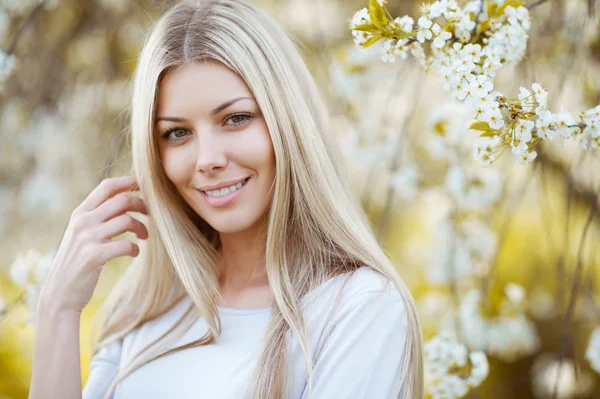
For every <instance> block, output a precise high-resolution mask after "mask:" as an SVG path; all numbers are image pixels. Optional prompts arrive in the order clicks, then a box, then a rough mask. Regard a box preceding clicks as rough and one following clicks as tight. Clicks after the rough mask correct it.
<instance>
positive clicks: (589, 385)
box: [531, 353, 595, 399]
mask: <svg viewBox="0 0 600 399" xmlns="http://www.w3.org/2000/svg"><path fill="white" fill-rule="evenodd" d="M531 374H532V376H533V379H532V387H533V392H534V394H535V395H536V396H537V397H538V398H552V397H554V391H555V389H556V388H557V396H556V397H557V398H560V399H571V398H573V399H574V398H582V397H590V396H589V395H590V394H591V391H592V390H593V388H594V385H595V381H594V379H593V377H592V376H591V375H590V373H589V372H587V371H585V370H582V369H581V368H580V367H577V370H576V367H575V364H574V362H573V360H571V359H563V360H562V362H559V360H558V359H557V358H556V357H555V356H554V355H550V354H546V353H544V354H542V355H540V356H539V357H538V358H537V359H536V360H535V361H534V363H533V367H532V370H531ZM557 383H558V384H557Z"/></svg>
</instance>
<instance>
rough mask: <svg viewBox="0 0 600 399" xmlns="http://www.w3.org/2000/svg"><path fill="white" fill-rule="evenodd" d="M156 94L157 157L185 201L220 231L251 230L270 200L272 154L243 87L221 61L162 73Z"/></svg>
mask: <svg viewBox="0 0 600 399" xmlns="http://www.w3.org/2000/svg"><path fill="white" fill-rule="evenodd" d="M158 97H159V98H158V109H157V114H156V115H157V118H156V124H155V135H156V140H157V143H158V146H159V150H160V156H161V160H162V163H163V167H164V170H165V173H166V175H167V177H168V178H169V180H171V182H173V184H174V185H175V187H176V188H177V190H178V191H179V193H180V194H181V195H182V197H183V198H184V200H185V201H186V202H187V203H188V204H189V205H190V207H192V209H194V210H195V211H196V213H198V215H199V216H200V217H202V218H203V219H204V220H205V221H206V222H207V223H208V224H210V225H211V226H212V227H213V228H214V229H215V230H217V231H219V232H220V233H236V232H242V231H245V230H248V229H251V228H253V227H257V226H258V225H257V223H259V222H261V221H262V218H263V217H264V216H265V215H266V212H267V211H268V209H269V207H270V203H271V196H270V189H271V185H272V184H274V179H275V154H274V151H273V145H272V143H271V138H270V136H269V131H268V129H267V125H266V124H265V120H264V118H263V116H262V113H261V110H260V109H259V107H258V104H257V103H256V101H255V100H254V97H253V96H252V93H251V92H250V90H249V89H248V87H247V86H246V84H245V82H244V81H243V80H242V79H241V78H240V77H239V76H238V75H237V74H235V73H234V72H233V71H231V70H230V69H229V68H227V67H225V66H223V65H222V64H219V63H200V62H195V63H190V64H188V65H186V66H184V67H182V68H179V69H174V70H173V71H172V72H171V73H169V74H167V76H166V77H165V79H163V81H162V82H161V84H160V86H159V95H158ZM231 186H235V187H231ZM221 187H227V188H223V189H221ZM232 189H234V190H232ZM228 191H230V192H228Z"/></svg>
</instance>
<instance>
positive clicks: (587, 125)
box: [471, 83, 600, 166]
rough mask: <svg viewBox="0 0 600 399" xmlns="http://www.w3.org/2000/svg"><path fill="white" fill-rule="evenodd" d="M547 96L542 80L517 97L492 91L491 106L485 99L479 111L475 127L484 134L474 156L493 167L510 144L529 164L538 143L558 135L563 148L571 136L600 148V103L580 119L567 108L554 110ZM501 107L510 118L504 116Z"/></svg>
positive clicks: (489, 100)
mask: <svg viewBox="0 0 600 399" xmlns="http://www.w3.org/2000/svg"><path fill="white" fill-rule="evenodd" d="M547 99H548V92H547V91H546V90H544V88H543V87H542V86H541V85H540V84H539V83H533V84H532V85H531V91H530V90H529V89H527V88H524V87H521V88H520V93H519V96H518V98H517V99H507V98H505V97H503V96H502V95H500V94H498V93H491V94H489V95H488V98H487V100H486V101H487V103H488V104H489V106H488V105H486V104H485V102H484V103H481V107H480V108H477V109H476V110H475V112H476V119H477V121H478V123H474V124H473V125H472V126H471V128H472V129H475V130H480V131H483V134H482V136H481V137H480V138H478V140H477V141H476V143H475V146H474V148H473V157H474V158H475V159H476V160H477V161H478V162H479V163H480V164H481V165H483V166H489V165H490V163H491V162H493V161H494V160H496V159H497V158H498V156H499V155H500V154H501V153H502V151H503V149H504V148H506V147H509V148H511V150H512V153H513V154H514V155H515V157H516V158H517V159H518V160H519V162H521V163H527V162H531V161H533V160H534V159H535V157H536V156H537V153H536V151H534V150H533V147H534V146H535V144H537V143H538V142H539V141H540V140H544V139H548V140H552V139H553V138H554V137H559V138H560V139H561V141H562V145H563V147H566V145H567V140H568V139H572V138H578V139H579V144H580V147H581V148H583V149H587V148H588V145H591V147H592V148H595V149H598V148H600V105H598V106H596V107H595V108H592V109H590V110H587V111H585V112H583V113H582V114H581V116H580V118H579V121H576V120H575V118H574V117H573V116H572V115H571V114H570V113H569V112H567V111H564V110H563V111H561V112H560V113H552V112H550V111H549V110H548V108H547ZM490 107H492V108H490ZM490 110H492V111H490ZM500 110H505V111H506V113H507V114H508V115H510V117H504V116H503V115H502V112H500Z"/></svg>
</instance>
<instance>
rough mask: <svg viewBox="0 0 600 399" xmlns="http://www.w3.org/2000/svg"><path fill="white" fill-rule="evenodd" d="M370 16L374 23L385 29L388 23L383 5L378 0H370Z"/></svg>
mask: <svg viewBox="0 0 600 399" xmlns="http://www.w3.org/2000/svg"><path fill="white" fill-rule="evenodd" d="M369 17H371V22H372V23H373V25H375V26H376V27H378V28H380V29H383V28H384V27H385V26H386V25H387V18H386V17H385V11H384V10H383V6H382V5H381V4H379V2H378V1H377V0H370V2H369Z"/></svg>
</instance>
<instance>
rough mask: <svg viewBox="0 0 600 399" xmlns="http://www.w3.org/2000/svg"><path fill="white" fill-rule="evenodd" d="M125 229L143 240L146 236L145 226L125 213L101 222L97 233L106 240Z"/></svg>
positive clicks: (123, 231)
mask: <svg viewBox="0 0 600 399" xmlns="http://www.w3.org/2000/svg"><path fill="white" fill-rule="evenodd" d="M127 231H130V232H132V233H134V234H135V235H136V236H137V238H139V239H142V240H145V239H147V238H148V230H147V229H146V226H144V224H143V223H142V222H140V221H139V220H137V219H135V218H133V217H131V216H129V215H127V214H125V215H119V216H117V217H115V218H112V219H110V220H108V221H107V222H106V223H103V224H101V225H100V226H99V228H98V231H97V234H98V237H99V238H100V239H101V240H108V239H111V238H113V237H116V236H118V235H121V234H123V233H125V232H127Z"/></svg>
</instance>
